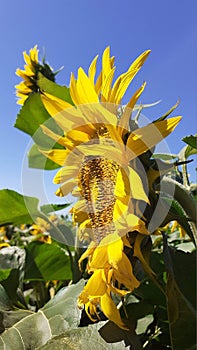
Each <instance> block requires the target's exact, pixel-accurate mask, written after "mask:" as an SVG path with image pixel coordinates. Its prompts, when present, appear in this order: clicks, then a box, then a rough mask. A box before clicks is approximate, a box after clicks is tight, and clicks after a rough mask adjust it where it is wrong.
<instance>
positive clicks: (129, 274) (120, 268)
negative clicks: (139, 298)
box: [114, 253, 140, 291]
mask: <svg viewBox="0 0 197 350" xmlns="http://www.w3.org/2000/svg"><path fill="white" fill-rule="evenodd" d="M114 277H115V278H116V280H117V281H118V282H120V283H122V284H124V285H125V287H127V288H128V289H129V290H130V291H132V290H133V289H135V288H137V287H139V285H140V282H139V281H138V280H137V278H136V277H135V276H134V274H133V269H132V266H131V262H130V261H129V259H128V258H127V256H126V254H125V253H122V259H121V260H119V261H118V262H117V268H116V269H115V268H114Z"/></svg>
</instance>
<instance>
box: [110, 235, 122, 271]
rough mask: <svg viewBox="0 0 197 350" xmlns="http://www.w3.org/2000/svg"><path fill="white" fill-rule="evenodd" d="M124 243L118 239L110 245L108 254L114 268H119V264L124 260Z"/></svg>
mask: <svg viewBox="0 0 197 350" xmlns="http://www.w3.org/2000/svg"><path fill="white" fill-rule="evenodd" d="M122 251H123V241H122V240H121V238H120V237H118V238H116V240H115V241H114V242H112V243H110V244H109V245H108V248H107V252H108V261H109V264H110V265H111V266H112V267H113V268H118V267H117V266H118V263H119V262H120V261H121V259H122V254H123V252H122Z"/></svg>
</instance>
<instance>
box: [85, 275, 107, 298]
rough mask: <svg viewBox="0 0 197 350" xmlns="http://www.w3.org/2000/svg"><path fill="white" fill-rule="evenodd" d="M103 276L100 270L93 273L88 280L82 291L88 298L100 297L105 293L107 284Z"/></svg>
mask: <svg viewBox="0 0 197 350" xmlns="http://www.w3.org/2000/svg"><path fill="white" fill-rule="evenodd" d="M104 278H105V276H104V273H103V270H102V269H99V270H96V271H94V273H93V275H92V276H91V277H90V278H89V280H88V282H87V284H86V286H85V287H84V290H85V291H86V292H87V293H88V295H89V296H90V297H94V298H95V297H96V298H97V297H100V296H102V295H103V294H105V293H106V290H107V284H106V280H104Z"/></svg>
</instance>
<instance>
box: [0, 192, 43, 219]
mask: <svg viewBox="0 0 197 350" xmlns="http://www.w3.org/2000/svg"><path fill="white" fill-rule="evenodd" d="M0 202H1V206H0V225H5V224H13V225H20V224H24V223H25V224H32V222H33V221H34V219H35V217H37V216H39V211H38V199H37V198H35V197H28V196H22V195H21V194H19V193H17V192H15V191H13V190H9V189H3V190H0Z"/></svg>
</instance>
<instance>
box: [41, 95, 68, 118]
mask: <svg viewBox="0 0 197 350" xmlns="http://www.w3.org/2000/svg"><path fill="white" fill-rule="evenodd" d="M40 96H41V100H42V102H43V104H44V106H45V108H46V110H47V112H48V113H49V114H50V115H51V116H52V117H53V116H54V115H56V114H57V113H59V112H61V111H64V110H65V109H67V108H71V107H72V105H71V104H70V103H68V102H65V101H63V100H61V99H60V98H58V97H56V96H53V95H51V94H48V93H46V92H45V93H42V94H41V95H40Z"/></svg>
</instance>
